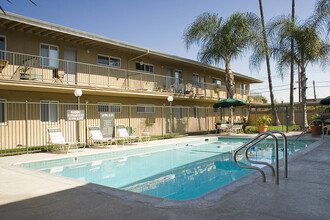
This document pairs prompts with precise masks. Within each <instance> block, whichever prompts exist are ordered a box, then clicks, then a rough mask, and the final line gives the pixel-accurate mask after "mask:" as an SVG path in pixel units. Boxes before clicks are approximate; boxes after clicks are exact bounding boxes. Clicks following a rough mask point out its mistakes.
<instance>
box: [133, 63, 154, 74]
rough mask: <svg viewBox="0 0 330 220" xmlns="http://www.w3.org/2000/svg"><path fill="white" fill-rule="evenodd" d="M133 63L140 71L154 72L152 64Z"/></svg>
mask: <svg viewBox="0 0 330 220" xmlns="http://www.w3.org/2000/svg"><path fill="white" fill-rule="evenodd" d="M135 65H136V70H141V71H145V72H150V73H153V72H154V65H152V64H146V63H142V62H136V64H135Z"/></svg>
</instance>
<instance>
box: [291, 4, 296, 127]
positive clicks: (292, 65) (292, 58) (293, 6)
mask: <svg viewBox="0 0 330 220" xmlns="http://www.w3.org/2000/svg"><path fill="white" fill-rule="evenodd" d="M294 12H295V0H292V13H291V22H292V23H293V24H294ZM291 51H292V53H293V51H294V39H293V36H291ZM293 90H294V57H293V56H291V65H290V108H289V124H290V125H295V124H296V122H295V120H294V96H293Z"/></svg>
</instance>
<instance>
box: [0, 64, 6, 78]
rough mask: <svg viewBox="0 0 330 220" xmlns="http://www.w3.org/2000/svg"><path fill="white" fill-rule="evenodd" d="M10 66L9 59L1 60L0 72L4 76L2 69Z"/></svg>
mask: <svg viewBox="0 0 330 220" xmlns="http://www.w3.org/2000/svg"><path fill="white" fill-rule="evenodd" d="M7 66H8V60H0V73H1V75H2V77H4V75H3V73H2V71H3V70H4V69H5V68H6V67H7Z"/></svg>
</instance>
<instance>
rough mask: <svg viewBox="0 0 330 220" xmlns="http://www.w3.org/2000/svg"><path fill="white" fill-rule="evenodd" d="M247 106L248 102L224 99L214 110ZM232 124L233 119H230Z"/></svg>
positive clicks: (215, 105) (214, 106)
mask: <svg viewBox="0 0 330 220" xmlns="http://www.w3.org/2000/svg"><path fill="white" fill-rule="evenodd" d="M241 105H246V102H244V101H241V100H238V99H224V100H221V101H219V102H217V103H215V104H214V105H213V108H220V107H221V108H226V107H233V106H241ZM229 121H230V124H231V125H232V124H233V118H232V117H230V118H229Z"/></svg>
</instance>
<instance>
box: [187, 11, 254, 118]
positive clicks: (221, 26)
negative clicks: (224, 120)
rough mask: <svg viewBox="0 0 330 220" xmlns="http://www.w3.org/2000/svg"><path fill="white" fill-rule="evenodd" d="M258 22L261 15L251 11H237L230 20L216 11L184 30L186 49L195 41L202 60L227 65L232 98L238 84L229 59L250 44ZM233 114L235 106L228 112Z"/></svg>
mask: <svg viewBox="0 0 330 220" xmlns="http://www.w3.org/2000/svg"><path fill="white" fill-rule="evenodd" d="M256 25H258V18H257V17H256V16H255V15H254V14H251V13H240V12H237V13H234V14H232V15H231V16H230V17H229V18H227V19H224V18H222V17H220V16H218V15H217V14H211V13H203V14H202V15H200V16H198V17H197V18H196V20H195V21H194V22H193V23H192V24H190V25H189V26H188V27H187V28H186V29H185V31H184V35H183V37H184V41H185V43H186V47H187V49H189V47H190V46H191V45H192V44H197V45H198V46H201V49H200V50H199V52H198V59H199V60H200V61H201V62H203V63H207V64H216V65H218V64H220V63H224V64H225V71H226V73H225V81H226V89H227V98H233V96H234V85H235V80H234V74H233V72H232V70H231V66H230V62H231V60H233V59H235V58H237V57H238V56H240V55H241V54H242V53H243V52H244V51H245V50H246V49H247V48H248V47H249V43H250V41H251V38H252V37H253V33H252V32H251V28H252V27H254V26H256ZM253 29H254V28H253ZM231 115H232V108H230V113H229V116H231ZM230 118H231V119H232V117H230Z"/></svg>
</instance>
